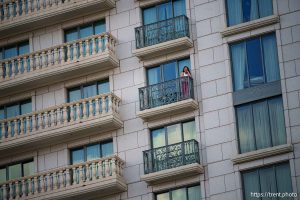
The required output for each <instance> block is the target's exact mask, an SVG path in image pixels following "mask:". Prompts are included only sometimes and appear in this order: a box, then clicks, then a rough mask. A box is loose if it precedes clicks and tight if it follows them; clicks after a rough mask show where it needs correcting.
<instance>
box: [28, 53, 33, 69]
mask: <svg viewBox="0 0 300 200" xmlns="http://www.w3.org/2000/svg"><path fill="white" fill-rule="evenodd" d="M29 63H30V66H29V68H30V71H31V72H32V71H33V55H30V56H29Z"/></svg>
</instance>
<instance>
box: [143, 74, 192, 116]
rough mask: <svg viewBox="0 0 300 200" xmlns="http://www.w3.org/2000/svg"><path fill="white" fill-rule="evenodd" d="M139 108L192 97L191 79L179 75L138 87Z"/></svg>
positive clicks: (148, 107)
mask: <svg viewBox="0 0 300 200" xmlns="http://www.w3.org/2000/svg"><path fill="white" fill-rule="evenodd" d="M139 98H140V110H141V111H142V110H145V109H150V108H155V107H158V106H162V105H167V104H171V103H175V102H178V101H182V100H185V99H190V98H194V89H193V79H192V78H190V77H180V78H177V79H174V80H170V81H165V82H163V83H158V84H155V85H150V86H146V87H143V88H139Z"/></svg>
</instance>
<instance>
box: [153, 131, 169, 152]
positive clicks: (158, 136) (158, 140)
mask: <svg viewBox="0 0 300 200" xmlns="http://www.w3.org/2000/svg"><path fill="white" fill-rule="evenodd" d="M151 136H152V146H153V148H157V147H163V146H166V136H165V129H164V128H161V129H156V130H153V131H152V133H151Z"/></svg>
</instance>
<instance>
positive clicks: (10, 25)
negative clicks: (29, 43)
mask: <svg viewBox="0 0 300 200" xmlns="http://www.w3.org/2000/svg"><path fill="white" fill-rule="evenodd" d="M23 5H28V6H23ZM14 6H15V7H16V11H14V10H13V9H12V8H13V7H14ZM26 7H28V8H26ZM114 7H115V0H80V1H76V0H67V1H63V0H57V1H54V0H33V1H29V0H21V1H15V0H6V1H4V3H1V4H0V10H2V9H3V11H4V12H3V13H2V12H1V13H0V37H6V36H7V34H8V33H10V34H11V33H17V32H24V30H26V31H28V30H30V29H31V28H38V27H41V26H45V25H48V26H50V25H52V24H54V23H58V22H62V21H66V20H68V19H71V18H72V16H81V15H82V13H93V12H97V11H101V10H108V9H111V8H114Z"/></svg>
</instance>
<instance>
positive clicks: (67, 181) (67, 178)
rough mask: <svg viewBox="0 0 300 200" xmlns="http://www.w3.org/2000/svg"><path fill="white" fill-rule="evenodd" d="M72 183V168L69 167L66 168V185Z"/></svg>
mask: <svg viewBox="0 0 300 200" xmlns="http://www.w3.org/2000/svg"><path fill="white" fill-rule="evenodd" d="M70 185H71V179H70V170H69V168H67V169H66V187H68V186H70Z"/></svg>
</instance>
